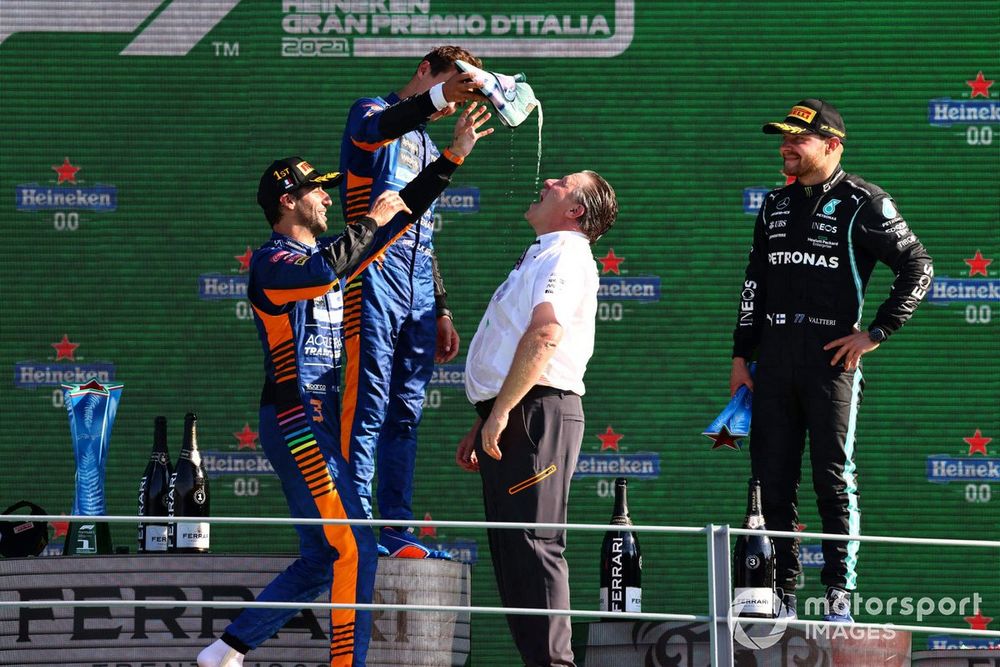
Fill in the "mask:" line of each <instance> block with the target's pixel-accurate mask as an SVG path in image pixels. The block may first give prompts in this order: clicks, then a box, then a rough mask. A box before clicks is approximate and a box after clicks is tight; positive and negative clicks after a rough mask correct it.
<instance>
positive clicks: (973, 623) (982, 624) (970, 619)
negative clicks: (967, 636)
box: [964, 609, 993, 630]
mask: <svg viewBox="0 0 1000 667" xmlns="http://www.w3.org/2000/svg"><path fill="white" fill-rule="evenodd" d="M964 618H965V622H966V623H968V624H969V629H971V630H988V629H989V628H987V627H986V626H987V625H989V624H990V621H992V620H993V619H992V618H990V617H989V616H983V612H982V610H981V609H977V610H976V615H975V616H965V617H964Z"/></svg>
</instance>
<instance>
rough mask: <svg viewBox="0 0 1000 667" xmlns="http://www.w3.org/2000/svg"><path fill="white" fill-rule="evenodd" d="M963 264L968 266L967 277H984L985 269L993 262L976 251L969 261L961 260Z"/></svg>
mask: <svg viewBox="0 0 1000 667" xmlns="http://www.w3.org/2000/svg"><path fill="white" fill-rule="evenodd" d="M962 261H963V262H965V263H966V264H968V265H969V275H970V276H976V275H984V276H985V275H986V267H987V266H989V265H990V264H992V263H993V260H992V259H990V258H987V257H983V253H982V252H980V251H979V250H976V254H975V256H974V257H970V258H969V259H963V260H962Z"/></svg>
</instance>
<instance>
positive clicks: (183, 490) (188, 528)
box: [167, 412, 210, 553]
mask: <svg viewBox="0 0 1000 667" xmlns="http://www.w3.org/2000/svg"><path fill="white" fill-rule="evenodd" d="M197 423H198V417H197V416H196V415H194V414H192V413H190V412H189V413H188V414H186V415H185V416H184V440H183V443H182V445H181V453H180V457H179V458H178V459H177V467H176V468H175V469H174V473H173V474H172V475H171V476H170V489H169V491H168V492H167V512H168V515H169V516H176V517H189V518H190V519H191V520H190V521H178V522H176V523H171V524H170V527H169V529H168V535H169V548H170V551H174V552H177V553H205V552H207V551H208V546H209V538H210V533H209V528H210V524H209V523H208V522H206V521H199V520H198V519H200V518H202V517H207V516H208V515H209V513H208V512H209V504H208V501H209V497H208V479H206V477H205V471H204V470H202V467H201V453H200V452H199V451H198V435H197Z"/></svg>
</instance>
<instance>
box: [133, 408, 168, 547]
mask: <svg viewBox="0 0 1000 667" xmlns="http://www.w3.org/2000/svg"><path fill="white" fill-rule="evenodd" d="M173 473H174V466H173V464H172V463H171V462H170V453H169V452H168V451H167V418H166V417H157V418H156V419H154V420H153V453H152V454H151V455H150V457H149V463H147V464H146V471H145V472H144V473H143V475H142V479H140V480H139V516H142V517H155V516H167V495H168V493H169V491H170V477H171V475H173ZM167 525H168V524H166V523H155V522H149V521H140V522H139V535H138V537H139V552H140V553H145V552H151V551H166V550H167V545H168V540H167Z"/></svg>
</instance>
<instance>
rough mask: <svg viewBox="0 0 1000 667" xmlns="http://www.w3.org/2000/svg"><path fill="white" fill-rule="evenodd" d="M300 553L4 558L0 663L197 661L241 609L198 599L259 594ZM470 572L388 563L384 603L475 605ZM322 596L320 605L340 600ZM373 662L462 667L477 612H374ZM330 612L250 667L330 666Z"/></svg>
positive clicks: (83, 666)
mask: <svg viewBox="0 0 1000 667" xmlns="http://www.w3.org/2000/svg"><path fill="white" fill-rule="evenodd" d="M294 558H295V557H294V556H251V555H215V554H207V555H173V554H163V555H156V554H143V555H131V556H63V557H51V558H9V559H0V581H3V587H2V589H0V665H18V666H19V667H28V666H31V665H36V666H37V665H61V666H64V667H182V666H183V667H189V666H190V665H193V664H194V659H195V657H196V656H197V655H198V652H199V651H200V650H201V649H202V648H204V647H205V646H207V645H208V644H209V643H211V642H212V641H213V640H214V639H215V638H216V637H217V636H218V635H219V634H221V632H222V631H223V629H224V628H225V627H226V625H228V623H229V622H230V620H231V619H232V618H234V617H235V616H236V614H238V613H239V609H237V608H233V609H228V608H212V607H193V606H189V605H185V602H189V601H203V600H208V601H212V600H229V601H232V600H248V601H249V600H252V599H253V598H254V597H255V596H256V594H257V593H258V592H259V591H260V590H261V589H262V588H263V587H264V586H265V585H266V584H267V583H268V582H270V580H271V579H272V578H273V577H274V575H275V574H277V573H278V572H280V571H282V570H284V569H285V568H286V567H287V566H288V565H289V564H290V563H291V562H292V561H293V560H294ZM470 578H471V574H470V567H469V566H468V565H466V564H464V563H456V562H450V561H441V560H413V559H396V558H380V559H379V567H378V574H377V576H376V581H375V603H378V604H422V605H468V604H469V593H470V584H471V581H470ZM31 599H36V600H37V599H56V600H84V599H121V600H143V599H145V600H153V599H156V600H177V605H176V606H170V607H157V608H142V607H131V606H103V607H72V608H70V607H60V608H30V609H29V608H25V607H13V606H10V605H9V604H5V603H8V602H12V601H19V600H31ZM328 601H329V600H324V599H319V600H317V602H328ZM373 617H374V622H373V626H374V627H373V631H372V641H371V644H370V648H369V653H368V664H369V665H370V666H372V667H375V666H379V667H399V666H400V665H407V666H411V665H413V666H430V665H434V666H435V667H440V666H460V665H465V663H466V660H467V658H468V655H469V650H470V622H469V621H470V619H469V614H455V613H439V612H411V611H386V612H375V613H374V614H373ZM329 623H330V622H329V616H328V614H327V613H326V612H325V611H322V610H320V611H315V612H314V611H311V610H304V611H303V612H302V613H300V614H299V615H298V616H296V617H295V618H293V619H292V620H291V621H290V622H289V624H288V625H286V626H285V628H283V629H282V630H281V631H280V632H278V634H277V635H275V636H274V637H272V638H271V639H270V640H269V641H267V642H265V643H264V645H263V646H261V647H260V648H258V649H257V650H255V651H253V652H252V653H250V654H249V656H248V659H247V665H248V666H250V667H252V666H254V665H261V666H262V667H263V666H266V667H319V666H322V665H329V661H328V657H327V653H328V651H329Z"/></svg>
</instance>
